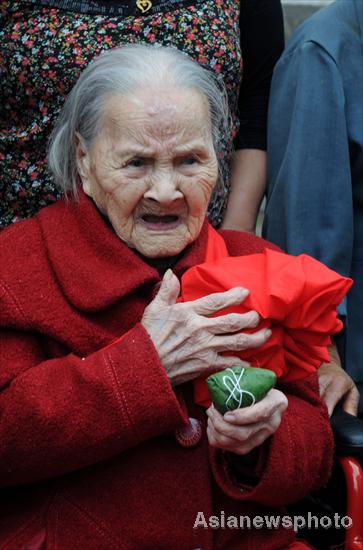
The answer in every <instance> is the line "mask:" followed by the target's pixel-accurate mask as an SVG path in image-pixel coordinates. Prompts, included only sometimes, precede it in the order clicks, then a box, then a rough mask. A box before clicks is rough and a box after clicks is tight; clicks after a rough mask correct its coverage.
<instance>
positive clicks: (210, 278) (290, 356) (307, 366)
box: [181, 249, 352, 406]
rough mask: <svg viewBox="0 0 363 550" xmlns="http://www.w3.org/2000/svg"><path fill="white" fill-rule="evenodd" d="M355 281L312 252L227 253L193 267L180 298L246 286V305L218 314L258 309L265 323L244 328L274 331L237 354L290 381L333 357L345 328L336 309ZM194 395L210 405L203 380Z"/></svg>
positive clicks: (196, 386) (197, 383) (186, 274)
mask: <svg viewBox="0 0 363 550" xmlns="http://www.w3.org/2000/svg"><path fill="white" fill-rule="evenodd" d="M351 285H352V280H351V279H348V278H346V277H342V276H341V275H339V274H338V273H335V272H334V271H332V270H331V269H329V268H328V267H326V266H325V265H324V264H322V263H320V262H318V261H317V260H315V259H314V258H312V257H310V256H307V255H305V254H302V255H300V256H289V255H287V254H284V253H281V252H276V251H274V250H270V249H265V250H264V252H263V253H261V254H252V255H249V256H241V257H222V258H220V259H218V260H215V261H207V262H206V263H204V264H200V265H197V266H195V267H192V268H191V269H189V270H188V271H187V272H186V273H184V275H183V277H182V280H181V299H182V301H190V300H195V299H197V298H200V297H202V296H206V295H208V294H210V293H213V292H223V291H225V290H228V289H230V288H233V287H235V286H242V287H245V288H247V289H248V290H249V291H250V294H249V296H248V297H247V298H246V299H245V300H244V302H243V303H242V304H240V305H239V306H235V307H233V308H227V309H224V310H223V311H220V312H219V313H218V315H222V314H225V313H231V312H234V313H245V312H247V311H250V310H256V311H257V312H258V313H259V315H260V316H261V322H260V324H259V326H258V327H257V328H254V329H248V330H246V331H245V332H254V331H256V330H259V329H260V328H262V327H269V328H270V329H271V330H272V335H271V337H270V338H269V340H268V341H267V342H266V343H265V344H264V345H263V346H261V347H260V348H254V349H247V350H244V351H240V352H235V353H233V355H237V356H239V357H241V359H243V360H245V361H248V362H249V363H250V364H251V365H252V366H255V367H263V368H267V369H270V370H273V371H274V372H275V373H276V375H277V377H278V379H279V380H281V381H291V380H296V379H299V378H303V377H305V376H308V375H309V374H310V373H312V372H314V371H316V369H318V368H319V366H320V365H321V364H322V363H323V362H325V361H329V354H328V350H327V346H328V344H330V342H331V339H330V336H331V335H333V334H336V333H337V332H339V331H340V330H341V328H342V322H341V321H340V320H339V319H338V317H337V311H336V307H337V305H338V304H339V303H340V302H341V300H342V299H343V297H344V295H345V294H346V293H347V292H348V290H349V288H350V287H351ZM195 398H196V402H197V403H198V404H202V405H204V406H209V403H210V399H209V395H208V390H207V387H206V384H205V382H204V380H198V381H196V382H195Z"/></svg>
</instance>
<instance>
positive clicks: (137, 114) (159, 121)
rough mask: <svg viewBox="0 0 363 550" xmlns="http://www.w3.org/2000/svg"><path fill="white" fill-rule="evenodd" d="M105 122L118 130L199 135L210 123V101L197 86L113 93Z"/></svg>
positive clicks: (113, 129) (108, 126)
mask: <svg viewBox="0 0 363 550" xmlns="http://www.w3.org/2000/svg"><path fill="white" fill-rule="evenodd" d="M103 123H104V126H106V127H107V128H108V129H109V130H110V131H111V132H112V133H115V134H120V135H125V134H131V135H133V134H135V133H136V134H140V133H141V134H145V135H149V136H150V137H151V136H154V137H155V138H156V139H158V138H163V139H165V138H168V137H170V138H173V137H179V139H181V137H182V136H184V137H185V136H189V137H190V138H196V137H198V136H201V135H202V134H203V135H204V134H205V132H206V130H207V129H208V130H209V132H207V133H210V127H211V124H210V116H209V108H208V102H207V101H206V99H205V98H204V97H203V96H202V95H201V94H200V93H199V92H197V91H195V90H172V91H163V90H160V91H159V93H157V92H150V93H145V92H139V93H136V94H133V95H131V94H129V95H114V96H112V97H110V98H109V100H108V101H107V104H106V108H105V112H104V119H103Z"/></svg>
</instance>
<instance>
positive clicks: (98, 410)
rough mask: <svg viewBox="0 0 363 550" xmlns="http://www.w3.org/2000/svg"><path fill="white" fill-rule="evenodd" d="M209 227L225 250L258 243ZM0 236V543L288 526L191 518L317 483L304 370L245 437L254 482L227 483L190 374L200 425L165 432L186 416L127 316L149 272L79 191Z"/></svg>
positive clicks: (264, 545)
mask: <svg viewBox="0 0 363 550" xmlns="http://www.w3.org/2000/svg"><path fill="white" fill-rule="evenodd" d="M223 236H224V238H225V241H226V243H227V246H228V249H229V253H230V254H231V255H236V254H239V255H241V254H249V253H254V252H258V251H261V250H262V249H263V247H265V246H266V243H265V241H263V240H261V239H258V238H256V237H252V236H250V235H247V234H241V233H236V232H232V231H230V232H224V233H223ZM206 239H207V224H206V223H205V224H204V226H203V230H202V233H201V235H200V237H199V239H198V240H197V241H196V242H195V243H193V245H192V246H191V247H190V248H189V250H188V251H187V252H186V253H185V254H184V257H183V258H182V259H181V260H180V261H179V262H178V263H177V264H176V265H175V266H174V268H173V269H174V272H175V273H176V274H177V275H178V276H180V275H181V274H182V273H183V272H184V271H185V270H186V269H187V268H188V267H190V266H192V265H194V264H196V263H200V262H201V261H203V259H204V252H205V247H206ZM0 245H1V246H0V250H1V252H0V297H1V308H0V310H1V311H0V323H1V327H2V332H1V353H0V388H1V393H0V409H1V421H0V442H1V444H0V482H1V485H2V486H7V487H6V488H5V489H2V496H3V498H2V503H3V504H2V506H3V510H2V514H1V520H0V549H5V550H19V549H25V548H30V546H27V545H29V544H30V543H31V542H34V541H35V540H36V539H37V537H38V538H40V539H41V538H42V533H43V534H46V548H47V550H143V549H145V550H146V549H148V550H163V549H165V550H171V549H173V550H193V549H197V548H202V549H203V550H210V549H222V548H225V549H226V550H234V549H242V548H243V549H244V550H245V549H246V550H247V549H252V548H255V549H258V550H261V549H267V550H269V549H271V550H272V549H278V548H286V547H287V546H288V544H289V542H291V541H292V540H293V539H294V534H293V532H292V531H291V530H286V529H281V530H277V529H274V530H271V529H245V530H241V529H212V528H208V529H205V528H202V527H199V528H196V529H194V528H193V526H194V523H195V521H196V518H197V515H198V513H201V512H202V513H203V516H204V517H205V518H206V520H207V521H208V519H209V517H210V516H211V515H212V514H214V515H217V516H218V515H219V517H221V515H220V513H221V511H223V512H224V513H225V517H227V516H228V515H234V516H245V515H250V516H251V517H253V516H255V515H264V514H268V515H271V514H281V515H284V514H286V510H285V509H284V508H283V506H284V505H285V504H287V503H289V502H292V501H296V500H297V499H300V498H301V497H303V496H304V495H306V494H307V493H309V492H310V491H311V490H312V489H316V488H317V487H319V486H321V485H323V484H325V483H326V481H327V479H328V476H329V472H330V466H331V459H332V437H331V432H330V425H329V419H328V416H327V411H326V408H325V406H324V405H323V404H322V403H321V401H320V399H319V397H318V392H317V381H316V378H315V377H312V378H309V380H305V381H304V382H299V383H294V384H290V385H289V386H288V387H287V386H286V387H284V391H285V392H286V393H287V395H288V399H289V406H288V409H287V411H286V412H285V414H284V416H283V420H282V423H281V426H280V427H279V429H278V430H277V432H276V433H275V434H274V435H273V437H272V438H270V440H269V441H268V442H267V443H266V444H265V445H263V446H262V448H261V450H260V458H259V469H260V471H259V472H257V474H258V478H257V481H256V484H255V485H254V486H253V487H248V486H247V485H239V484H238V483H237V482H236V481H235V478H234V476H233V472H231V471H230V469H229V468H228V466H227V462H226V460H225V455H224V454H223V452H221V451H214V450H212V451H211V450H210V449H209V447H208V443H207V439H206V435H205V422H206V417H205V411H204V410H203V409H201V408H200V407H198V406H196V405H195V404H193V403H192V401H191V399H189V397H188V395H189V386H190V385H189V384H188V385H186V386H185V388H184V390H185V391H184V393H185V395H186V401H187V403H189V405H188V409H189V410H188V413H187V414H189V415H190V416H193V417H195V418H198V419H199V420H200V421H201V422H202V423H203V437H202V440H201V442H200V443H199V444H198V445H197V446H195V447H190V448H185V447H181V446H180V445H179V444H178V443H177V442H176V440H175V437H174V431H175V430H176V429H177V428H179V427H182V426H183V425H184V424H185V419H186V417H187V415H186V413H185V411H184V410H183V409H182V408H181V406H180V405H179V402H178V399H177V398H176V395H175V393H174V391H173V389H172V387H171V386H170V384H169V381H168V378H167V376H166V373H165V371H164V369H163V367H162V365H161V363H160V360H159V358H158V355H157V353H156V350H155V348H154V346H153V344H152V342H151V340H150V338H149V337H148V335H147V333H146V332H145V330H144V329H143V327H142V325H141V324H140V322H139V321H140V319H141V317H142V314H143V311H144V308H145V306H146V305H147V304H148V303H149V302H150V301H151V299H152V298H153V296H154V294H155V291H156V289H157V286H158V284H159V283H160V276H159V274H158V272H157V270H156V269H154V268H153V267H150V266H149V265H147V264H146V263H144V262H143V261H142V260H141V259H140V258H139V257H138V256H137V254H135V253H134V252H133V251H131V250H130V249H128V248H127V246H126V245H125V244H124V243H123V242H122V241H120V240H119V239H118V238H117V237H116V235H115V234H114V233H113V232H112V231H111V230H110V228H109V227H108V226H107V224H106V223H105V222H104V220H103V219H102V218H101V216H100V215H99V213H98V212H97V210H96V209H95V208H94V206H93V203H92V202H91V201H90V200H89V199H87V198H86V197H85V196H83V195H82V196H81V200H80V204H79V205H76V204H74V203H72V202H70V203H69V204H68V205H65V203H64V202H63V201H60V202H59V203H57V204H56V205H54V206H51V207H48V208H45V209H43V210H42V211H41V212H40V213H39V215H38V216H37V217H35V218H33V219H30V220H27V221H25V222H21V223H19V224H17V225H15V226H13V227H10V228H8V229H6V230H5V231H4V232H3V233H2V235H1V238H0ZM122 334H125V336H124V338H123V339H122V340H121V341H120V342H118V343H116V344H114V345H111V346H110V347H108V348H107V349H103V348H105V347H106V346H107V345H108V344H109V343H110V342H112V340H114V339H115V338H116V337H118V336H120V335H122ZM15 486H17V487H15ZM4 496H5V498H4ZM199 517H201V516H199Z"/></svg>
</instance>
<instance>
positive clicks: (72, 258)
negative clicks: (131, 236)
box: [38, 192, 208, 312]
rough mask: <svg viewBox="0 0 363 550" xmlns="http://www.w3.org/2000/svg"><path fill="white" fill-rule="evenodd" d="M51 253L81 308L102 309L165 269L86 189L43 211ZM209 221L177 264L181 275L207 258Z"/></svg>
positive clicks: (155, 278)
mask: <svg viewBox="0 0 363 550" xmlns="http://www.w3.org/2000/svg"><path fill="white" fill-rule="evenodd" d="M38 219H39V223H40V227H41V231H42V235H43V240H44V242H45V246H46V250H47V256H48V259H49V262H50V264H51V268H52V270H53V273H54V276H55V278H56V280H57V281H58V284H59V286H60V287H61V289H62V292H63V294H64V295H65V296H66V298H67V300H68V301H69V302H70V303H72V304H73V305H74V306H75V307H76V308H77V309H79V310H81V311H88V312H95V311H101V310H104V309H105V308H107V307H109V306H110V305H112V304H114V303H115V302H117V301H118V300H119V299H120V298H121V297H123V296H125V295H127V294H129V293H131V292H133V291H134V290H135V289H137V288H140V287H141V286H142V285H144V284H146V283H149V284H152V285H155V284H157V283H159V282H160V275H159V273H158V271H157V269H155V268H154V267H151V266H150V265H148V264H147V263H146V262H145V261H143V260H142V258H140V257H139V256H138V255H137V254H136V253H135V252H134V251H133V250H132V249H130V248H128V246H127V245H126V244H125V243H124V242H122V241H121V240H120V239H119V238H118V237H117V236H116V234H115V233H114V232H113V231H112V229H111V228H110V227H109V226H108V224H107V222H106V221H105V220H104V219H103V217H102V216H101V215H100V213H99V212H98V210H97V208H96V207H95V205H94V203H93V201H92V200H91V199H89V198H88V197H87V196H86V195H85V194H84V193H83V192H81V193H80V199H79V202H75V201H73V200H72V201H67V200H65V199H62V200H61V201H59V202H58V203H57V204H55V205H53V206H51V207H48V208H45V209H43V210H41V212H40V213H39V215H38ZM207 228H208V223H207V221H205V222H204V225H203V228H202V231H201V234H200V236H199V238H198V239H197V240H196V241H195V242H194V243H192V244H191V245H190V246H189V247H187V249H186V250H185V253H184V254H183V256H182V258H181V259H180V260H179V261H178V263H177V264H176V265H175V266H174V268H173V271H174V272H175V273H176V274H177V275H178V277H180V276H181V275H182V274H183V273H184V271H186V270H187V269H188V268H189V267H191V266H192V265H195V264H196V263H201V262H203V261H204V258H205V251H206V245H207V239H208V229H207Z"/></svg>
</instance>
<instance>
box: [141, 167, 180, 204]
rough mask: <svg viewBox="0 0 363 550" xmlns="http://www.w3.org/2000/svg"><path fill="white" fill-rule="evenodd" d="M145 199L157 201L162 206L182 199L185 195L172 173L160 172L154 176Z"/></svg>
mask: <svg viewBox="0 0 363 550" xmlns="http://www.w3.org/2000/svg"><path fill="white" fill-rule="evenodd" d="M144 198H145V199H150V200H154V201H157V202H159V203H160V204H169V203H172V202H174V201H177V200H180V199H182V198H183V194H182V192H181V191H180V190H179V188H178V183H177V178H176V177H175V176H173V175H172V174H171V173H170V172H165V173H160V172H159V173H158V174H155V175H154V176H153V178H152V181H151V182H150V186H149V188H148V189H147V191H146V192H145V194H144Z"/></svg>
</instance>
